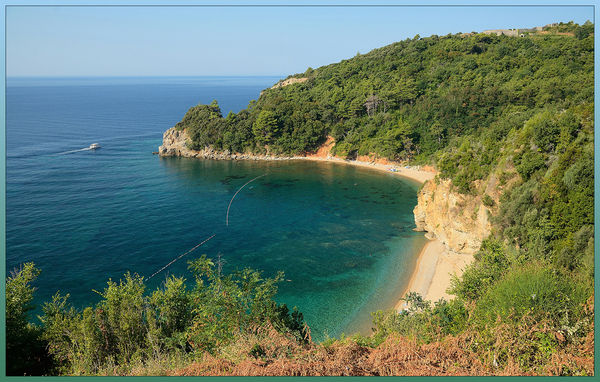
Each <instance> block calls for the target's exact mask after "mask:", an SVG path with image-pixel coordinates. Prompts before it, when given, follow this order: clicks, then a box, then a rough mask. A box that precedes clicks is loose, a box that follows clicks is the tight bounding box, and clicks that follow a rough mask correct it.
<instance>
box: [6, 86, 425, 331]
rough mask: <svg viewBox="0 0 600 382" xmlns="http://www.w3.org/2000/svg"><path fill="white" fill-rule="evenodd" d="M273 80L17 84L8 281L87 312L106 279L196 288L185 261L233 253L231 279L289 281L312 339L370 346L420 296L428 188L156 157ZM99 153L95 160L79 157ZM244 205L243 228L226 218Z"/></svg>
mask: <svg viewBox="0 0 600 382" xmlns="http://www.w3.org/2000/svg"><path fill="white" fill-rule="evenodd" d="M277 79H278V78H275V77H259V78H248V77H236V78H231V77H225V78H223V77H221V78H216V77H205V78H142V79H77V80H66V79H27V80H9V82H8V88H7V146H8V151H7V226H6V231H7V232H6V235H7V239H6V241H7V243H6V245H7V253H6V262H7V269H8V270H10V269H11V268H13V267H15V266H18V264H20V263H23V262H26V261H34V262H35V263H36V264H37V265H38V266H39V267H40V268H41V269H42V271H43V273H42V275H41V276H40V278H39V280H38V281H37V283H36V286H37V287H38V291H37V295H36V302H37V303H40V302H43V301H45V300H48V299H50V298H51V296H52V295H53V294H54V293H55V292H56V291H57V290H60V291H61V292H63V293H70V294H71V301H72V303H73V304H75V305H76V306H83V305H84V304H89V303H92V302H95V301H96V300H97V297H98V296H97V295H96V294H95V293H93V292H92V289H102V288H103V287H104V285H105V283H106V281H107V280H108V278H113V279H118V278H119V277H120V276H121V275H122V274H123V273H125V272H127V271H131V272H136V273H139V274H141V275H144V276H149V275H151V274H152V273H154V272H155V271H156V270H158V269H160V268H161V267H162V266H163V265H165V264H167V263H168V262H169V261H171V260H172V259H173V258H175V257H177V256H178V255H180V254H182V253H183V252H185V251H186V250H188V249H189V248H191V247H193V246H195V245H196V244H198V243H199V242H201V241H202V240H204V239H205V238H207V237H208V236H210V235H212V234H216V236H215V237H214V239H212V240H211V241H209V242H208V243H206V244H205V245H204V246H202V247H201V248H200V249H198V250H197V251H196V252H194V253H192V254H190V255H188V256H187V257H186V258H184V259H182V260H181V261H179V262H176V263H175V264H173V265H172V266H171V267H169V268H168V269H167V271H165V272H163V273H161V274H159V275H158V276H156V277H155V278H153V279H152V280H150V282H149V284H150V285H149V286H150V288H152V289H153V288H155V287H157V286H158V285H159V284H160V283H161V282H162V281H163V280H164V277H165V276H166V275H168V274H177V275H187V274H188V273H187V270H186V260H187V259H190V258H192V257H195V256H199V255H201V254H203V253H206V254H207V255H209V256H210V257H213V258H216V257H217V256H218V255H219V254H221V256H222V258H223V259H224V260H225V270H226V271H227V270H233V269H240V268H243V267H252V268H256V269H260V270H263V271H264V272H265V274H266V275H268V276H272V275H274V274H275V273H276V272H277V271H279V270H282V271H284V272H285V275H286V276H285V279H286V281H284V282H283V283H282V284H281V285H280V293H279V295H278V297H277V299H278V300H279V301H280V302H285V303H287V304H288V305H289V306H298V307H299V309H300V310H301V311H302V312H303V313H304V316H305V319H306V321H307V322H308V323H309V325H310V326H311V329H312V332H313V337H314V338H316V339H322V338H324V337H325V336H326V335H330V336H338V335H339V334H341V333H342V332H346V333H350V332H353V331H356V330H362V331H363V332H368V326H369V325H368V322H369V321H370V312H371V311H374V310H376V309H384V308H390V307H391V306H393V305H394V303H395V302H396V299H397V297H398V294H399V292H400V291H401V290H402V288H403V286H404V285H405V284H406V282H407V279H408V277H409V276H410V272H411V271H412V269H413V267H414V263H415V260H416V254H417V252H418V251H419V249H420V248H421V247H422V246H423V244H424V242H425V239H424V238H423V235H422V234H419V233H415V232H413V231H412V228H413V227H414V221H413V215H412V209H413V207H414V205H415V204H416V191H417V188H418V185H417V184H415V183H414V182H412V181H408V180H404V179H402V178H399V177H396V176H393V175H392V174H387V173H382V172H376V171H371V170H368V169H363V168H357V167H353V166H348V165H341V164H331V163H317V162H308V161H274V162H258V161H257V162H254V161H238V162H232V161H209V160H198V159H189V158H160V157H158V156H153V155H152V154H151V152H152V151H156V150H157V147H158V146H159V145H160V143H161V139H162V132H163V131H164V130H166V129H168V128H169V127H171V126H173V125H174V124H175V123H176V122H178V121H179V120H180V119H181V117H182V116H183V114H184V113H185V111H186V110H187V109H188V108H189V107H190V106H191V105H194V104H196V103H198V102H203V103H208V102H210V101H211V100H212V99H217V100H218V101H219V103H220V105H221V107H222V110H223V113H224V114H226V113H228V112H229V111H230V110H233V111H238V110H240V109H241V108H243V107H245V106H246V104H247V103H248V101H249V100H251V99H253V98H255V97H257V95H258V94H259V92H260V90H262V89H264V88H266V87H268V86H269V85H270V84H272V83H274V82H276V81H277ZM93 142H99V143H100V144H101V145H102V148H101V149H99V150H97V151H77V152H71V153H67V154H64V153H65V152H68V151H71V150H77V149H81V148H84V147H87V146H89V144H91V143H93ZM262 174H266V175H265V176H264V177H261V178H259V179H257V180H256V181H254V182H252V183H250V184H249V185H248V186H246V187H245V188H244V189H243V190H242V191H241V192H240V193H239V194H238V195H237V197H236V198H235V200H234V202H233V204H232V206H231V210H230V214H229V226H226V225H225V217H226V216H225V215H226V211H227V206H228V203H229V201H230V199H231V197H232V196H233V194H234V193H235V192H236V190H237V189H238V188H239V187H240V186H242V185H243V184H244V183H246V182H247V181H248V180H250V179H252V178H254V177H256V176H259V175H262Z"/></svg>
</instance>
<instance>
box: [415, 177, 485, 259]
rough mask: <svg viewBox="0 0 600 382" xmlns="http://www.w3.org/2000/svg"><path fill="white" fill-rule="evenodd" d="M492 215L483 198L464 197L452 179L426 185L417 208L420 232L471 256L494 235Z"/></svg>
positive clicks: (416, 213)
mask: <svg viewBox="0 0 600 382" xmlns="http://www.w3.org/2000/svg"><path fill="white" fill-rule="evenodd" d="M490 213H491V211H490V208H488V207H486V206H485V205H484V204H483V203H482V198H481V196H472V195H463V194H460V193H458V192H457V191H453V190H452V182H451V181H450V180H439V179H434V180H430V181H428V182H426V183H425V184H424V185H423V188H422V189H421V191H419V195H418V204H417V206H416V207H415V209H414V215H415V224H416V226H417V228H416V230H418V231H426V232H428V236H430V237H435V238H437V239H439V240H440V241H441V242H442V243H444V245H445V246H446V247H447V248H448V250H449V251H450V252H454V253H460V254H468V255H471V254H474V253H475V252H477V250H479V247H480V246H481V242H482V241H483V239H485V238H486V237H487V236H488V235H489V234H490V231H491V224H490V221H489V216H490Z"/></svg>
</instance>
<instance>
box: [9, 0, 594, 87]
mask: <svg viewBox="0 0 600 382" xmlns="http://www.w3.org/2000/svg"><path fill="white" fill-rule="evenodd" d="M588 19H589V20H592V21H594V20H593V8H592V7H591V6H588V7H541V6H538V7H524V6H523V7H521V6H519V7H394V8H391V7H385V8H376V7H369V8H349V7H345V8H340V7H335V8H316V7H309V8H294V7H283V8H273V7H267V8H264V7H261V8H249V7H237V8H225V7H220V8H206V7H19V6H11V7H8V9H7V29H6V44H7V46H6V56H7V57H6V58H7V74H8V76H193V75H287V74H291V73H298V72H304V71H305V70H306V68H307V67H309V66H310V67H313V68H316V67H319V66H321V65H325V64H329V63H333V62H338V61H340V60H342V59H345V58H349V57H352V56H354V55H355V54H356V53H357V52H360V53H366V52H368V51H370V50H371V49H374V48H377V47H381V46H384V45H387V44H389V43H392V42H395V41H399V40H403V39H406V38H412V37H413V36H414V35H416V34H420V35H421V36H422V37H425V36H429V35H432V34H438V35H445V34H448V33H456V32H471V31H482V30H484V29H497V28H517V27H533V26H537V25H545V24H548V23H551V22H559V21H565V22H566V21H570V20H573V21H575V22H577V23H580V24H581V23H584V22H585V21H586V20H588Z"/></svg>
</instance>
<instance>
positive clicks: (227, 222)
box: [225, 174, 267, 226]
mask: <svg viewBox="0 0 600 382" xmlns="http://www.w3.org/2000/svg"><path fill="white" fill-rule="evenodd" d="M265 175H267V174H262V175H259V176H257V177H256V178H254V179H250V180H249V181H247V182H246V183H244V185H243V186H242V187H240V188H239V189H238V190H237V191H236V192H235V194H233V197H232V198H231V200H230V201H229V205H228V206H227V215H226V216H225V225H226V226H229V209H230V208H231V203H233V199H235V197H236V196H237V194H238V193H239V192H240V191H242V188H244V187H246V186H247V185H248V184H250V183H252V182H254V181H255V180H256V179H258V178H262V177H263V176H265Z"/></svg>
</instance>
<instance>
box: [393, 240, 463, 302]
mask: <svg viewBox="0 0 600 382" xmlns="http://www.w3.org/2000/svg"><path fill="white" fill-rule="evenodd" d="M471 261H473V256H472V255H467V254H460V253H450V252H449V251H448V249H447V248H446V246H445V245H444V244H443V243H442V242H441V241H440V240H438V239H433V240H430V241H429V242H428V243H427V244H425V247H423V249H422V250H421V252H420V253H419V257H418V258H417V265H416V267H415V270H414V271H413V274H412V276H411V278H410V280H409V282H408V285H407V287H406V289H405V290H404V292H403V293H402V296H401V297H404V296H406V294H408V293H409V292H417V293H419V294H420V295H421V296H423V299H425V300H429V301H431V302H435V301H438V300H439V299H441V298H444V299H446V300H449V299H450V298H451V297H452V296H451V295H449V294H448V293H447V292H446V290H447V289H448V287H450V281H451V280H452V275H456V276H460V275H462V273H463V271H464V269H465V268H466V266H467V265H469V264H470V263H471ZM405 307H406V302H405V301H403V300H400V301H398V303H397V304H396V306H395V309H396V310H397V311H398V312H399V311H401V310H402V309H404V308H405Z"/></svg>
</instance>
